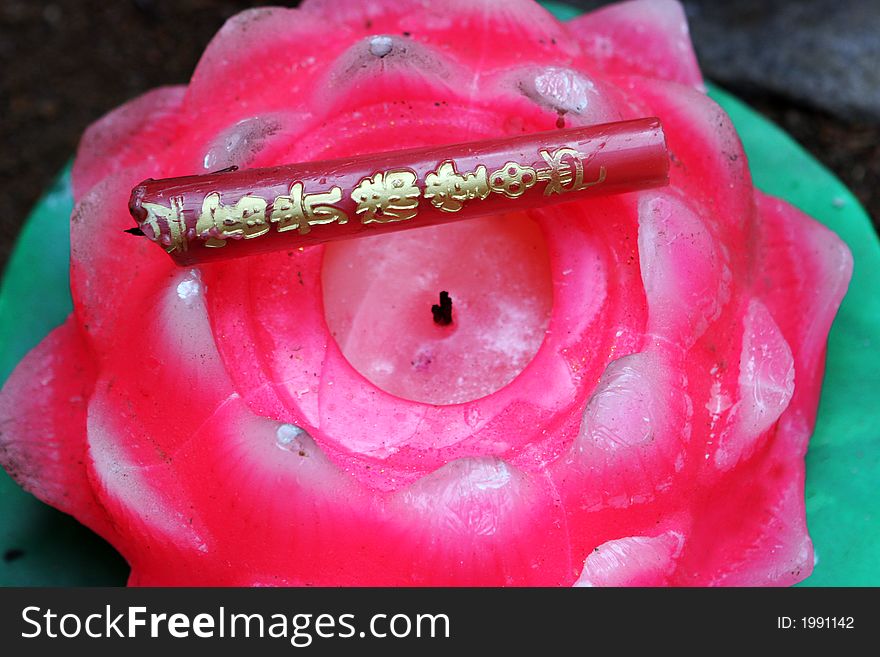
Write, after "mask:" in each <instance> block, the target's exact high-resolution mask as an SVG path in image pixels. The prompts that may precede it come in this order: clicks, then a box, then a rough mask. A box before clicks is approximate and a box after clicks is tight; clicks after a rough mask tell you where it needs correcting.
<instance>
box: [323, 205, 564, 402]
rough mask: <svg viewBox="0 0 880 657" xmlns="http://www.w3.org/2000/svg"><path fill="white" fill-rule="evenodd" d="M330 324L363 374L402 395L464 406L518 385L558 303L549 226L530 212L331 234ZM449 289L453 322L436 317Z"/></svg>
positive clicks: (327, 273) (327, 267) (326, 292)
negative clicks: (349, 235)
mask: <svg viewBox="0 0 880 657" xmlns="http://www.w3.org/2000/svg"><path fill="white" fill-rule="evenodd" d="M322 287H323V299H324V312H325V317H326V320H327V325H328V327H329V329H330V333H331V335H333V337H334V339H335V340H336V342H337V344H338V345H339V347H340V349H341V351H342V353H343V355H344V356H345V358H346V359H347V360H348V362H349V363H351V365H352V367H354V368H355V369H356V370H357V371H358V372H360V373H361V374H362V375H363V376H364V377H366V378H367V379H368V380H369V381H371V382H372V383H373V384H374V385H376V386H377V387H378V388H381V389H382V390H384V391H386V392H388V393H391V394H392V395H395V396H398V397H402V398H404V399H409V400H412V401H419V402H426V403H431V404H458V403H463V402H467V401H471V400H473V399H478V398H480V397H484V396H486V395H489V394H491V393H493V392H495V391H497V390H498V389H500V388H502V387H504V386H505V385H507V384H508V383H510V382H511V381H512V380H513V379H514V378H515V377H516V376H517V375H518V374H519V373H520V372H522V370H523V369H524V368H525V367H526V366H527V365H528V363H529V362H530V361H531V360H532V358H534V356H535V354H536V353H537V352H538V349H539V348H540V346H541V343H542V342H543V340H544V336H545V332H546V329H547V326H548V323H549V320H550V313H551V307H552V294H553V290H552V281H551V274H550V263H549V257H548V253H547V246H546V243H545V241H544V236H543V234H542V232H541V229H540V228H539V227H538V225H537V224H536V223H535V222H534V221H533V220H532V219H531V218H529V216H528V215H526V214H525V213H516V214H506V215H494V216H490V217H484V218H480V219H473V220H468V221H463V222H459V223H452V224H446V225H439V226H430V227H426V228H418V229H413V230H408V231H403V232H398V233H389V234H384V235H376V236H372V237H366V238H361V239H355V240H346V241H340V242H335V243H332V244H329V245H328V246H327V247H326V251H325V255H324V263H323V270H322ZM441 291H447V292H448V293H449V296H450V297H451V299H452V323H451V324H449V325H440V324H438V323H436V322H435V321H434V317H433V313H432V311H431V308H432V306H433V305H435V304H437V303H438V300H439V295H440V292H441Z"/></svg>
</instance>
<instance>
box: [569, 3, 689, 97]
mask: <svg viewBox="0 0 880 657" xmlns="http://www.w3.org/2000/svg"><path fill="white" fill-rule="evenodd" d="M568 29H569V31H570V32H571V33H572V34H573V35H574V36H575V37H577V38H578V39H579V40H580V43H581V47H582V48H583V50H584V53H585V55H586V57H587V61H588V62H589V65H590V66H596V67H598V68H599V69H600V70H602V71H603V72H605V73H608V74H611V75H615V74H616V75H620V74H630V73H636V74H639V75H645V76H648V77H655V78H660V79H662V80H669V81H672V82H678V83H680V84H684V85H688V86H690V87H694V88H695V89H698V90H700V91H704V90H705V86H704V85H703V77H702V75H701V74H700V68H699V66H698V65H697V57H696V55H695V53H694V49H693V46H692V45H691V40H690V34H689V31H688V24H687V19H686V17H685V14H684V8H683V7H682V6H681V3H680V2H678V0H629V1H628V2H619V3H616V4H612V5H608V6H606V7H602V8H601V9H598V10H596V11H593V12H590V13H588V14H584V15H583V16H579V17H577V18H575V19H573V20H572V21H570V22H569V23H568Z"/></svg>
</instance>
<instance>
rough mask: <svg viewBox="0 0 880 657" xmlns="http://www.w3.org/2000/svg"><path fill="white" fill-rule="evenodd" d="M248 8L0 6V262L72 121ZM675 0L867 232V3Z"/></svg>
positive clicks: (123, 3)
mask: <svg viewBox="0 0 880 657" xmlns="http://www.w3.org/2000/svg"><path fill="white" fill-rule="evenodd" d="M258 4H266V3H261V2H254V1H248V0H178V1H172V0H116V1H114V2H106V1H105V0H55V1H51V2H50V1H43V0H40V1H38V0H2V1H0V117H2V118H0V144H2V147H0V208H5V210H4V211H3V212H0V268H2V266H3V265H4V264H5V262H6V259H7V258H8V255H9V252H10V251H11V249H12V246H13V244H14V240H15V236H16V234H17V230H18V226H19V225H20V223H21V221H22V220H23V219H24V217H26V216H27V213H28V211H29V209H30V208H31V206H32V205H33V204H34V202H35V201H36V200H37V198H38V196H39V195H40V193H41V191H42V190H43V189H45V188H46V186H47V185H48V184H49V183H50V182H51V180H52V179H53V177H54V176H55V174H56V173H57V171H58V170H59V169H60V168H61V167H62V166H63V165H64V163H65V162H66V161H67V159H68V158H69V157H70V156H71V154H72V153H73V152H74V150H75V148H76V144H77V141H78V139H79V136H80V134H81V133H82V131H83V130H84V129H85V127H86V126H87V125H88V124H89V123H91V122H92V121H94V120H95V119H97V118H98V117H100V116H101V115H102V114H104V113H105V112H107V111H108V110H110V109H112V108H113V107H116V106H117V105H119V104H120V103H122V102H124V101H125V100H127V99H129V98H132V97H133V96H136V95H138V94H140V93H141V92H143V91H146V90H147V89H150V88H152V87H156V86H159V85H163V84H174V83H182V82H186V80H187V78H188V76H189V74H190V73H191V72H192V70H193V68H194V66H195V63H196V61H197V59H198V56H199V54H200V53H201V52H202V50H203V49H204V46H205V44H206V43H207V42H208V40H209V39H210V38H211V36H212V35H213V34H214V32H216V30H217V29H218V28H219V27H220V25H221V24H222V22H223V21H224V20H225V19H226V18H227V17H229V16H231V15H232V14H234V13H236V12H237V11H240V10H242V9H245V8H247V7H249V6H254V5H258ZM277 4H284V3H283V2H278V3H277ZM287 4H290V3H287ZM571 4H579V5H583V6H586V5H595V4H597V3H596V2H590V0H581V1H574V2H571ZM686 4H687V9H688V14H689V17H690V19H691V21H692V26H693V27H692V31H693V34H694V40H695V42H696V44H697V51H698V53H699V55H700V57H701V63H702V65H703V67H704V70H705V71H706V73H707V75H708V76H709V77H711V78H713V79H715V80H718V81H719V82H722V83H723V84H724V85H725V86H726V87H727V88H728V89H730V90H731V91H733V92H735V93H737V94H738V95H740V96H741V97H742V98H744V99H745V100H746V101H747V102H749V103H751V104H752V105H753V106H754V107H755V108H757V109H758V110H759V111H761V112H762V113H764V114H765V115H767V116H768V117H769V118H770V119H772V120H773V121H775V122H776V123H778V124H779V125H781V126H782V127H783V128H784V129H785V130H787V131H788V132H789V133H791V134H792V136H794V138H795V139H797V140H798V141H799V142H800V143H801V144H803V145H804V146H805V147H806V148H807V150H809V151H810V152H812V153H813V154H814V155H815V156H816V157H817V158H818V159H819V160H820V161H822V162H823V163H824V164H826V165H827V166H828V167H829V168H830V169H831V170H833V171H834V172H835V173H836V174H837V175H838V176H839V177H840V178H841V179H843V181H844V182H845V183H846V184H847V185H848V186H849V187H850V188H851V189H852V190H853V191H854V192H855V194H856V196H858V197H859V199H860V200H861V201H862V203H863V204H864V205H865V206H866V207H867V209H868V212H869V213H870V214H871V216H872V217H873V218H874V221H875V226H876V225H877V220H878V218H880V192H878V191H877V190H878V189H880V101H878V99H877V95H878V94H880V84H876V82H877V81H876V79H875V77H876V75H877V74H878V71H880V67H878V66H877V63H878V61H880V57H878V56H877V48H878V47H880V40H877V38H876V35H877V34H878V33H880V3H878V2H876V0H806V1H804V2H783V1H782V0H775V1H771V0H763V1H761V2H758V1H757V0H738V1H737V2H724V3H718V2H710V1H709V0H686ZM722 37H726V39H725V38H722ZM872 76H875V77H872Z"/></svg>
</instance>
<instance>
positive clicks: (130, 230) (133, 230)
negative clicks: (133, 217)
mask: <svg viewBox="0 0 880 657" xmlns="http://www.w3.org/2000/svg"><path fill="white" fill-rule="evenodd" d="M123 232H126V233H128V234H129V235H138V236H140V237H143V235H144V231H142V230H141V229H140V228H126V229H125V231H123Z"/></svg>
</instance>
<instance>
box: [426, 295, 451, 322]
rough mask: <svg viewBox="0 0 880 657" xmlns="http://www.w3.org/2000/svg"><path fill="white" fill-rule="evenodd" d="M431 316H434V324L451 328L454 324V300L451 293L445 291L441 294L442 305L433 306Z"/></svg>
mask: <svg viewBox="0 0 880 657" xmlns="http://www.w3.org/2000/svg"><path fill="white" fill-rule="evenodd" d="M431 314H432V315H434V323H435V324H437V326H449V325H450V324H452V298H451V297H450V296H449V292H447V291H446V290H443V291H442V292H441V293H440V304H439V305H437V304H436V303H435V304H434V305H433V306H431Z"/></svg>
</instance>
